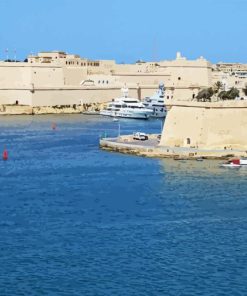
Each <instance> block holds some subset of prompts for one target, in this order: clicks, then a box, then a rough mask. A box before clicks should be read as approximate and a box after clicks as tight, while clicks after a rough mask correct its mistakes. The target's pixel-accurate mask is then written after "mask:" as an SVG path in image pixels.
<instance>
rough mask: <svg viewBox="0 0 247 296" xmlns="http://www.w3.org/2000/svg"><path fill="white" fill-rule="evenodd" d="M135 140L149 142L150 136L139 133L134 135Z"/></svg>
mask: <svg viewBox="0 0 247 296" xmlns="http://www.w3.org/2000/svg"><path fill="white" fill-rule="evenodd" d="M133 139H134V140H141V141H145V140H148V136H147V135H146V134H145V133H141V132H137V133H134V135H133Z"/></svg>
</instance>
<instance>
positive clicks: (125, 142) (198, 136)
mask: <svg viewBox="0 0 247 296" xmlns="http://www.w3.org/2000/svg"><path fill="white" fill-rule="evenodd" d="M166 106H167V109H168V113H167V116H166V120H165V124H164V127H163V131H162V135H161V137H160V139H158V137H157V135H149V136H148V140H146V141H135V140H133V136H132V135H128V136H122V137H118V138H111V139H108V138H105V139H101V140H100V147H101V148H102V149H107V150H111V151H118V152H122V153H129V154H135V155H141V156H149V157H172V158H189V159H197V158H215V159H217V158H231V157H247V101H246V100H244V101H226V102H222V101H221V102H211V103H209V102H166Z"/></svg>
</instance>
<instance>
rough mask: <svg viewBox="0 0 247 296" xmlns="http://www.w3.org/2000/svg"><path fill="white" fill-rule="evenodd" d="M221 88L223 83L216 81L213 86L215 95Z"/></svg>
mask: <svg viewBox="0 0 247 296" xmlns="http://www.w3.org/2000/svg"><path fill="white" fill-rule="evenodd" d="M222 88H223V83H222V82H221V81H217V82H215V84H214V92H215V93H216V94H217V93H218V92H219V90H220V89H222Z"/></svg>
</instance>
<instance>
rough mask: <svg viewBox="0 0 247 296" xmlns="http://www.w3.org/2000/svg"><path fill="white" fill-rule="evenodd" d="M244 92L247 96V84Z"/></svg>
mask: <svg viewBox="0 0 247 296" xmlns="http://www.w3.org/2000/svg"><path fill="white" fill-rule="evenodd" d="M243 92H244V94H245V96H247V84H245V86H244V88H243Z"/></svg>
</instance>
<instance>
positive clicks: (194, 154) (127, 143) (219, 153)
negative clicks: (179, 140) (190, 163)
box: [100, 134, 247, 160]
mask: <svg viewBox="0 0 247 296" xmlns="http://www.w3.org/2000/svg"><path fill="white" fill-rule="evenodd" d="M148 138H149V139H148V140H146V141H140V140H139V141H136V140H133V135H127V136H120V137H117V138H102V139H100V148H101V149H103V150H107V151H112V152H120V153H124V154H132V155H137V156H144V157H156V158H173V159H176V160H179V159H194V160H196V159H198V158H203V159H229V158H232V157H247V151H244V150H240V149H202V148H188V147H171V146H162V145H160V142H159V139H158V134H149V135H148Z"/></svg>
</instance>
